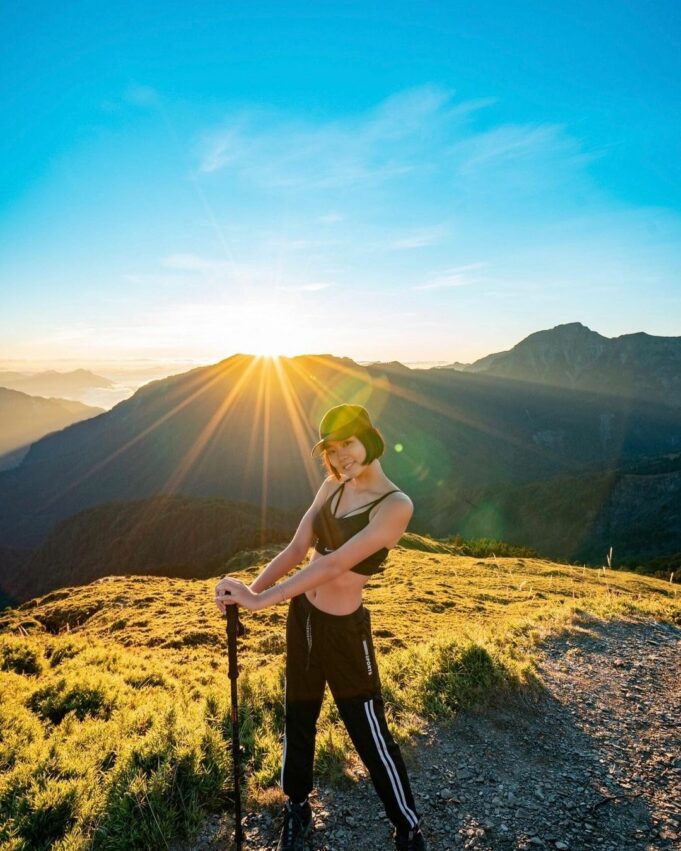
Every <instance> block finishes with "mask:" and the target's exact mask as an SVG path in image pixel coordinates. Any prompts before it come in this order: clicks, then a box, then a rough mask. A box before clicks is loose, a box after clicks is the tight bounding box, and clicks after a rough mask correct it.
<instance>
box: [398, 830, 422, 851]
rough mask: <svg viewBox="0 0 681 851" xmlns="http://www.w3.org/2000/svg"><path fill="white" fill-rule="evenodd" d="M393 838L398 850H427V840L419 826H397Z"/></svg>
mask: <svg viewBox="0 0 681 851" xmlns="http://www.w3.org/2000/svg"><path fill="white" fill-rule="evenodd" d="M393 839H394V840H395V848H396V849H397V851H427V848H426V842H425V840H424V838H423V834H422V833H421V830H420V829H419V828H418V827H416V828H414V829H413V830H400V829H399V828H397V829H396V830H395V833H394V834H393Z"/></svg>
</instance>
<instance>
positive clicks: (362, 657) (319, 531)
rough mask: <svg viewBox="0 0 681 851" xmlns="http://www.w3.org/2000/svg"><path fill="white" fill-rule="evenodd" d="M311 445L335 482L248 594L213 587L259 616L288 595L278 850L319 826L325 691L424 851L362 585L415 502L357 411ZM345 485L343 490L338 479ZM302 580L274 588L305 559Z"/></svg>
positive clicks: (399, 840)
mask: <svg viewBox="0 0 681 851" xmlns="http://www.w3.org/2000/svg"><path fill="white" fill-rule="evenodd" d="M319 435H320V440H319V442H318V443H317V444H316V445H315V446H314V448H313V449H312V454H313V455H322V457H323V460H324V463H325V465H326V467H327V470H328V471H329V472H330V475H329V477H328V478H327V479H326V480H325V481H324V483H323V484H322V486H321V487H320V489H319V492H318V493H317V496H316V497H315V499H314V501H313V503H312V505H311V506H310V508H309V509H308V510H307V512H306V513H305V515H304V516H303V519H302V520H301V521H300V525H299V526H298V529H297V531H296V533H295V535H294V537H293V540H292V541H291V543H290V544H289V545H288V546H287V547H286V549H285V550H283V551H282V552H281V553H280V554H279V555H278V556H277V557H276V558H274V559H273V560H272V561H271V562H270V563H269V564H268V565H267V566H266V567H265V569H264V570H263V571H262V573H261V574H260V575H259V576H258V578H257V579H256V580H255V581H254V582H253V583H252V585H251V586H250V587H248V586H246V585H244V584H243V583H242V582H239V581H238V580H236V579H232V578H230V577H229V576H227V577H225V578H224V579H221V580H220V582H219V583H218V584H217V586H216V589H215V600H216V603H217V605H218V608H219V609H220V610H221V611H222V612H224V611H225V607H226V606H227V605H229V604H231V603H237V604H238V605H239V606H243V607H245V608H247V609H251V610H253V611H257V610H258V609H264V608H266V607H267V606H273V605H275V604H277V603H281V602H282V601H283V600H286V599H289V598H290V600H291V602H290V604H289V612H288V620H287V625H286V732H285V737H284V754H283V761H282V771H281V783H282V787H283V789H284V792H285V794H286V795H287V797H288V801H287V803H286V807H285V809H284V824H283V827H282V831H281V837H280V840H279V845H278V846H277V849H278V851H303V849H304V848H306V843H307V841H308V839H309V836H310V833H311V829H312V812H311V809H310V804H309V802H308V795H309V794H310V792H311V791H312V787H313V783H312V768H313V759H314V747H315V733H316V723H317V718H318V716H319V711H320V709H321V705H322V698H323V695H324V688H325V685H326V683H328V684H329V688H330V689H331V693H332V695H333V698H334V700H335V702H336V706H337V707H338V712H339V714H340V717H341V718H342V720H343V723H344V724H345V726H346V728H347V731H348V733H349V735H350V738H351V739H352V742H353V744H354V745H355V747H356V748H357V751H358V753H359V755H360V757H361V759H362V761H363V762H364V764H365V765H366V767H367V768H368V770H369V773H370V775H371V779H372V781H373V783H374V786H375V788H376V791H377V793H378V795H379V797H380V798H381V800H382V802H383V806H384V808H385V811H386V813H387V815H388V818H389V819H390V820H391V821H392V823H393V824H394V825H395V831H394V841H395V848H397V849H400V851H425V847H426V846H425V843H424V840H423V836H422V834H421V831H420V829H419V822H420V816H419V814H418V812H417V810H416V807H415V804H414V798H413V796H412V792H411V788H410V786H409V779H408V777H407V772H406V769H405V767H404V762H403V760H402V756H401V754H400V750H399V748H398V746H397V745H396V744H395V742H394V740H393V738H392V736H391V735H390V732H389V730H388V727H387V725H386V720H385V714H384V710H383V698H382V696H381V681H380V677H379V673H378V667H377V664H376V656H375V653H374V647H373V641H372V636H371V620H370V616H369V612H368V611H367V609H365V608H364V606H363V605H362V589H363V588H364V586H365V585H366V583H367V581H368V578H369V576H371V575H372V574H374V573H378V572H380V571H382V570H383V562H384V561H385V559H386V557H387V555H388V551H389V550H390V549H391V548H392V547H394V546H395V545H396V544H397V542H398V541H399V539H400V538H401V536H402V534H403V533H404V531H405V529H406V528H407V524H408V523H409V520H410V519H411V515H412V512H413V505H412V502H411V500H410V499H409V497H408V496H407V495H406V494H404V493H403V492H402V491H400V490H399V488H397V487H396V486H395V485H394V484H393V482H391V481H390V479H388V478H387V476H386V475H385V473H384V472H383V470H382V468H381V464H380V462H379V460H378V459H379V457H380V456H381V455H382V453H383V449H384V443H383V439H382V437H381V435H380V434H379V432H378V431H377V430H376V429H375V428H374V427H373V425H372V423H371V420H370V418H369V414H368V413H367V411H366V410H365V408H363V407H361V406H360V405H338V406H337V407H335V408H332V409H331V410H330V411H328V412H327V413H326V414H325V415H324V417H323V419H322V422H321V424H320V426H319ZM339 481H340V482H341V484H340V486H339V484H338V482H339ZM312 545H314V553H313V555H312V558H311V559H310V562H309V563H308V564H307V566H306V567H304V568H303V569H302V570H300V571H298V572H297V573H296V574H295V575H294V576H291V577H290V578H289V579H286V580H285V581H283V582H279V583H278V584H274V583H276V582H277V580H279V579H281V577H283V576H284V575H285V574H287V573H288V572H289V571H290V570H291V569H292V568H293V567H295V566H296V565H298V564H300V562H301V561H303V560H304V558H305V556H306V555H307V552H308V550H309V548H310V547H311V546H312Z"/></svg>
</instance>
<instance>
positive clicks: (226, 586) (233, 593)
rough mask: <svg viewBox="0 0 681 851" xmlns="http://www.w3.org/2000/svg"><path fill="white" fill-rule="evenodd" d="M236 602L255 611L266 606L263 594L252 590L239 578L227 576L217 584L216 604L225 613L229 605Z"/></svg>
mask: <svg viewBox="0 0 681 851" xmlns="http://www.w3.org/2000/svg"><path fill="white" fill-rule="evenodd" d="M234 604H236V605H237V606H242V607H243V608H244V609H250V610H251V611H253V612H255V611H257V610H258V609H262V608H264V607H265V601H264V600H263V599H262V595H260V594H256V593H255V592H254V591H251V589H250V588H249V587H248V585H244V583H243V582H239V580H238V579H232V577H231V576H225V578H224V579H221V580H220V581H219V582H218V584H217V585H216V586H215V605H216V606H217V607H218V609H220V611H221V612H222V614H223V615H224V614H225V612H226V611H227V606H232V605H234Z"/></svg>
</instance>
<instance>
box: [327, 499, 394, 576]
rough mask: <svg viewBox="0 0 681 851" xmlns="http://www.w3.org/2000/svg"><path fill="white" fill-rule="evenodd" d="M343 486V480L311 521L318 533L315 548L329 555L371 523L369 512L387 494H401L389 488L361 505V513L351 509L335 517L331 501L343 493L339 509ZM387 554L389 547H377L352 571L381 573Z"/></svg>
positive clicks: (367, 574) (363, 573)
mask: <svg viewBox="0 0 681 851" xmlns="http://www.w3.org/2000/svg"><path fill="white" fill-rule="evenodd" d="M344 487H345V482H343V484H342V485H341V486H340V487H339V488H337V489H336V490H335V491H334V492H333V493H332V494H331V496H330V497H329V498H328V499H327V500H326V502H325V503H324V505H322V507H321V509H320V510H319V512H318V513H317V515H316V516H315V518H314V520H313V522H312V530H313V532H314V533H315V535H316V538H315V542H314V548H315V550H316V551H317V552H318V553H320V554H321V555H328V554H329V553H331V552H333V551H334V550H337V549H338V548H339V547H341V546H343V544H344V543H345V542H346V541H348V540H349V539H350V538H352V537H353V535H356V534H357V533H358V532H361V531H362V529H364V528H365V527H366V526H368V525H369V514H370V512H371V509H372V508H373V507H374V506H375V505H378V503H379V502H381V501H382V500H384V499H385V498H386V496H390V494H391V493H399V490H397V489H395V490H392V491H388V493H384V494H383V496H379V497H378V499H374V500H372V501H371V502H367V504H366V505H361V506H359V508H362V509H364V510H363V511H361V512H360V513H359V514H356V513H355V512H356V511H359V508H355V509H353V510H352V511H351V512H350V515H349V516H348V515H347V514H345V515H343V517H336V515H335V514H334V513H332V511H331V502H332V500H333V498H334V496H336V494H337V493H339V492H340V496H339V497H338V499H337V501H336V511H337V510H338V503H339V502H340V501H341V497H342V495H343V488H344ZM388 553H389V550H388V548H387V547H382V548H381V549H380V550H376V552H375V553H372V554H371V555H370V556H367V557H366V558H365V559H363V560H362V561H360V562H359V564H356V565H355V566H354V567H351V568H350V570H351V571H352V572H353V573H361V574H362V575H363V576H371V575H372V574H374V573H380V572H381V571H383V570H385V567H384V566H383V562H384V561H385V560H386V558H387V557H388Z"/></svg>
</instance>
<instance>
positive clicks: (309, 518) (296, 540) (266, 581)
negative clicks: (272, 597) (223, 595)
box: [215, 476, 336, 613]
mask: <svg viewBox="0 0 681 851" xmlns="http://www.w3.org/2000/svg"><path fill="white" fill-rule="evenodd" d="M335 481H336V480H335V479H334V478H333V477H332V476H328V477H327V478H326V479H325V480H324V481H323V482H322V484H321V487H320V488H319V490H318V491H317V495H316V496H315V498H314V500H313V502H312V505H311V506H310V507H309V508H308V510H307V511H306V512H305V514H304V515H303V518H302V520H301V521H300V523H299V524H298V528H297V529H296V533H295V535H294V536H293V538H292V539H291V543H290V544H288V546H287V547H286V548H285V549H283V550H282V551H281V552H280V553H279V554H278V555H277V556H275V557H274V558H273V559H272V561H270V562H268V564H266V565H265V567H264V568H263V570H262V571H261V572H260V573H259V574H258V577H257V578H256V579H254V580H253V582H252V583H251V585H250V589H251V591H253V592H254V593H255V594H260V593H262V592H263V591H265V589H266V588H269V587H270V585H273V584H274V583H275V582H276V581H277V580H278V579H281V577H282V576H285V575H286V574H287V573H288V572H289V571H290V570H292V569H293V568H294V567H296V565H298V564H300V562H301V561H303V559H304V558H305V556H306V555H307V551H308V550H309V549H310V547H311V546H312V540H313V538H314V532H313V529H312V524H313V521H314V518H315V516H316V514H317V512H318V511H319V510H320V509H321V507H322V505H323V504H324V502H325V501H326V498H327V496H328V494H329V493H330V492H331V487H332V485H333V483H334V482H335ZM226 579H227V577H225V579H221V580H220V582H218V584H217V586H216V588H215V600H216V603H217V606H218V608H219V609H220V611H221V612H223V613H224V611H225V608H224V604H221V603H220V602H219V599H218V598H219V595H220V592H221V591H222V590H223V589H224V588H225V584H224V583H225V581H226Z"/></svg>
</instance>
